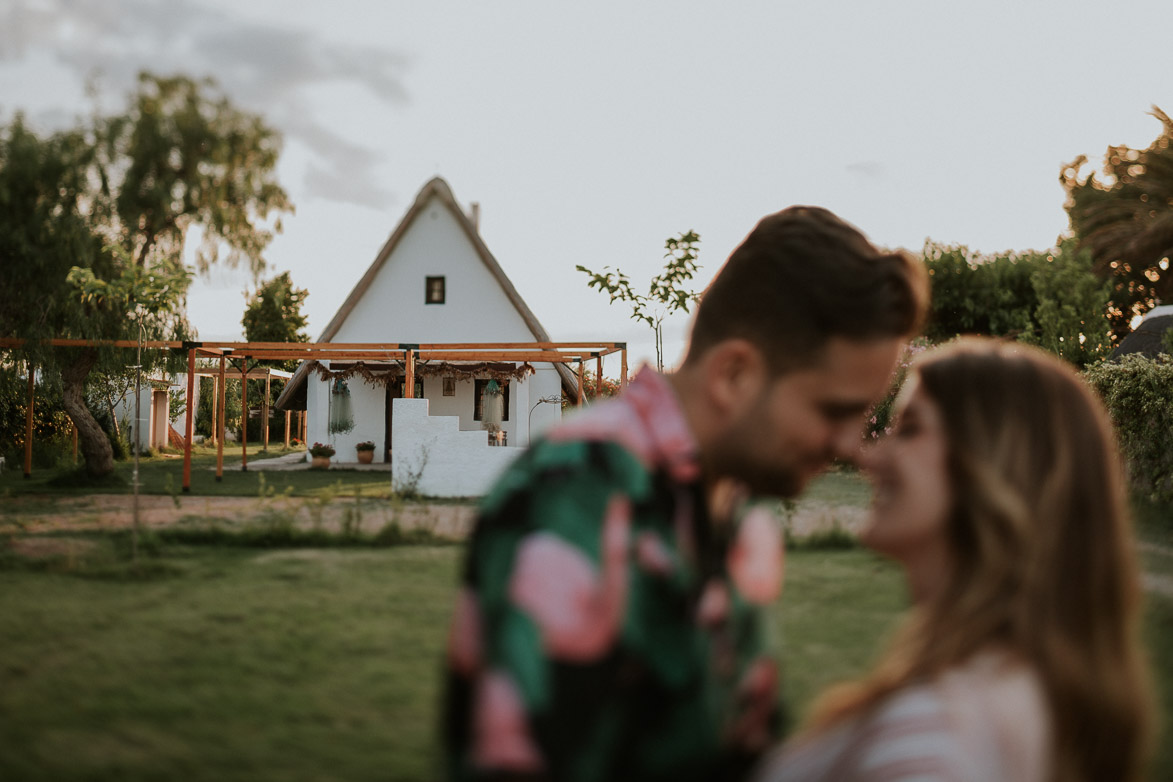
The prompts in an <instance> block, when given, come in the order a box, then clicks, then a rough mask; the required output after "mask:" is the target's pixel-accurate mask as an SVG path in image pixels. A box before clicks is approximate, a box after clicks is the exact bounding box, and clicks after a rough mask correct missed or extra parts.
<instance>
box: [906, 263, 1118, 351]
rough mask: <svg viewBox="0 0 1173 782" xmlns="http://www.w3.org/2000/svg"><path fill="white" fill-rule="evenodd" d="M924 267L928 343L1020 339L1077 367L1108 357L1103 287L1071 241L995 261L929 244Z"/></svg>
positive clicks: (1109, 347)
mask: <svg viewBox="0 0 1173 782" xmlns="http://www.w3.org/2000/svg"><path fill="white" fill-rule="evenodd" d="M924 261H925V265H926V267H927V268H928V271H929V276H930V280H931V282H932V314H931V316H930V319H929V325H928V328H927V329H926V336H927V337H928V338H929V339H930V340H932V341H934V342H944V341H947V340H949V339H952V338H953V337H955V336H957V335H959V334H984V335H988V336H995V337H1006V338H1010V339H1021V340H1022V341H1024V342H1029V343H1032V344H1037V345H1039V346H1041V347H1043V348H1046V349H1047V350H1050V351H1051V352H1053V353H1055V354H1057V355H1059V356H1061V357H1062V358H1065V359H1067V360H1068V361H1070V362H1071V363H1073V364H1075V365H1076V366H1080V367H1082V366H1085V365H1087V364H1089V363H1092V362H1094V361H1096V360H1098V359H1100V358H1102V357H1103V356H1105V355H1106V354H1107V353H1108V352H1109V351H1110V350H1111V346H1110V342H1109V335H1108V322H1107V320H1106V318H1105V312H1106V309H1107V306H1108V286H1107V284H1106V283H1105V282H1103V281H1102V280H1100V279H1098V278H1097V277H1096V276H1095V274H1094V273H1093V272H1092V270H1091V263H1092V262H1091V257H1090V256H1089V255H1088V254H1087V253H1084V252H1079V251H1078V250H1077V247H1076V244H1075V242H1073V241H1071V240H1067V241H1064V242H1061V243H1060V245H1059V247H1057V248H1054V249H1052V250H1050V251H1048V252H1034V251H1027V252H1021V253H1003V254H1001V255H996V256H986V255H979V254H976V253H973V252H971V251H969V250H968V249H966V248H965V247H960V246H945V245H938V244H933V243H931V242H930V243H927V244H926V245H925V249H924Z"/></svg>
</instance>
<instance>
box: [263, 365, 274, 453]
mask: <svg viewBox="0 0 1173 782" xmlns="http://www.w3.org/2000/svg"><path fill="white" fill-rule="evenodd" d="M272 382H273V376H272V375H271V374H270V373H269V370H267V369H266V370H265V401H263V402H262V403H261V432H262V435H261V439H262V440H264V443H263V444H262V445H261V450H262V451H267V450H269V391H270V389H271V388H272V385H271V384H272Z"/></svg>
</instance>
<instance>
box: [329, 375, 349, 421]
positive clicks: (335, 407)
mask: <svg viewBox="0 0 1173 782" xmlns="http://www.w3.org/2000/svg"><path fill="white" fill-rule="evenodd" d="M351 429H354V413H353V412H352V410H351V405H350V387H349V386H347V385H346V381H345V380H343V379H342V378H336V379H335V380H334V382H333V383H332V384H331V385H330V421H329V424H328V426H327V431H328V432H329V433H330V434H344V433H346V432H349V431H350V430H351Z"/></svg>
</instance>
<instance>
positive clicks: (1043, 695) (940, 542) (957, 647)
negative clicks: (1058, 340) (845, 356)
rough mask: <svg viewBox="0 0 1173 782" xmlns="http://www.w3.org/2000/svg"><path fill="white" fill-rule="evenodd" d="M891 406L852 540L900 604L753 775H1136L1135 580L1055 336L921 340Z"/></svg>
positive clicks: (1143, 712)
mask: <svg viewBox="0 0 1173 782" xmlns="http://www.w3.org/2000/svg"><path fill="white" fill-rule="evenodd" d="M897 410H898V419H897V424H896V428H895V431H894V432H893V433H892V434H891V435H890V436H888V437H887V438H885V439H884V440H883V441H881V443H880V444H878V445H876V446H874V447H873V448H871V449H870V450H869V451H868V452H867V453H866V454H865V455H864V457H863V467H864V468H865V469H866V470H867V472H868V473H869V474H870V475H871V477H872V478H873V480H874V482H875V484H876V495H875V499H874V503H873V509H872V515H871V520H870V522H869V525H868V528H867V529H866V531H865V533H864V535H863V542H864V543H865V544H866V545H868V546H869V547H871V548H872V549H874V550H876V551H877V552H879V553H881V554H884V555H886V556H889V557H891V558H893V559H895V560H896V561H897V562H899V563H900V564H901V566H902V567H903V568H904V571H905V573H906V577H907V581H908V584H909V589H910V592H911V596H912V600H913V608H912V610H911V612H910V615H909V617H908V618H907V620H906V621H905V623H904V624H903V626H902V627H901V629H900V631H899V633H898V634H897V637H896V639H895V641H894V643H893V644H892V646H891V647H890V648H889V650H888V651H887V653H886V655H885V656H884V657H883V658H882V660H881V662H880V663H879V664H878V665H877V666H876V668H875V669H874V670H873V671H872V672H871V673H870V674H868V675H867V676H866V677H865V678H864V679H863V680H862V681H859V682H856V683H854V684H850V685H844V686H841V687H839V688H836V689H833V690H832V691H831V692H829V693H827V694H826V695H825V696H824V697H823V698H822V699H821V700H820V702H819V703H818V704H816V707H815V710H814V715H813V718H812V720H811V721H810V724H809V725H808V726H806V729H805V730H804V732H803V733H802V734H801V735H800V736H799V737H798V738H796V739H795V740H794V741H791V742H790V743H788V744H786V745H785V746H784V747H782V749H781V750H780V751H778V752H777V753H775V754H774V755H773V756H772V757H770V758H769V759H768V760H767V761H766V763H765V764H764V766H763V767H762V769H761V771H760V776H759V779H761V780H768V781H769V782H794V781H796V780H801V781H803V782H807V781H809V780H869V781H870V780H894V779H906V778H916V779H949V780H1021V781H1022V782H1035V781H1036V780H1037V781H1039V782H1042V781H1044V780H1063V781H1064V782H1066V781H1067V780H1074V781H1075V782H1092V781H1093V780H1095V781H1098V780H1137V779H1140V778H1141V776H1142V773H1143V765H1144V760H1145V748H1146V746H1145V745H1146V739H1147V733H1148V726H1149V712H1148V709H1147V701H1146V697H1145V692H1146V687H1145V683H1146V678H1145V671H1144V665H1143V663H1142V660H1141V654H1140V649H1139V643H1138V640H1137V627H1136V625H1137V619H1138V603H1139V598H1140V592H1139V586H1138V583H1139V582H1138V577H1137V571H1136V565H1135V563H1134V559H1133V551H1132V547H1133V544H1132V539H1131V534H1130V527H1129V521H1128V516H1127V513H1126V506H1125V499H1124V489H1123V480H1122V476H1121V470H1120V463H1119V459H1118V457H1117V454H1116V451H1115V449H1114V446H1113V440H1112V433H1111V429H1110V427H1109V423H1108V420H1107V417H1106V415H1105V413H1104V411H1103V409H1102V408H1101V406H1100V405H1099V403H1098V402H1097V401H1096V400H1095V399H1094V397H1093V396H1092V394H1091V393H1090V392H1089V390H1088V389H1087V388H1086V387H1085V386H1084V385H1083V383H1082V382H1081V381H1080V380H1079V378H1078V377H1077V376H1076V374H1075V373H1074V372H1073V371H1072V370H1071V369H1070V368H1068V367H1067V366H1066V365H1064V364H1062V363H1060V362H1059V361H1058V360H1057V359H1055V358H1053V357H1051V356H1050V355H1048V354H1045V353H1043V352H1042V351H1039V350H1035V349H1032V348H1026V347H1023V346H1021V345H1014V344H1008V343H1001V342H995V341H992V340H983V339H965V340H960V341H958V342H955V343H953V344H951V345H948V346H945V347H943V348H940V349H937V350H936V351H930V352H929V353H926V354H925V356H924V357H923V360H921V361H920V362H919V363H918V364H917V365H916V366H915V368H914V371H913V373H912V374H911V376H910V379H909V381H908V383H907V384H906V385H905V387H904V389H903V390H902V391H901V395H900V398H899V400H898V402H897Z"/></svg>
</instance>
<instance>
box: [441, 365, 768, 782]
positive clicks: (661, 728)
mask: <svg viewBox="0 0 1173 782" xmlns="http://www.w3.org/2000/svg"><path fill="white" fill-rule="evenodd" d="M713 504H714V500H713V498H712V497H706V495H705V493H704V491H703V489H702V485H701V481H700V468H699V464H698V459H697V454H696V445H695V441H694V440H693V437H692V435H691V433H690V431H689V430H688V427H687V425H686V423H685V419H684V417H683V414H682V412H681V410H680V407H679V404H678V402H677V401H676V397H675V395H674V394H673V391H672V389H671V386H670V385H669V384H668V382H667V381H666V380H665V379H664V378H663V377H662V376H660V375H658V374H656V373H655V372H652V371H650V370H644V371H642V372H641V373H640V374H639V375H638V376H637V377H636V378H635V380H634V381H633V382H632V383H631V384H630V385H629V387H628V388H627V389H626V390H625V392H624V393H623V394H622V395H621V396H620V397H619V398H618V399H616V400H612V401H609V402H606V403H602V404H599V405H597V406H595V407H592V408H590V409H589V410H587V411H585V412H583V413H581V414H579V415H577V416H576V417H573V418H570V419H568V420H567V421H566V422H565V423H563V424H562V425H561V426H559V427H558V428H556V429H555V430H554V431H553V432H552V433H551V434H550V435H549V436H548V437H547V438H545V439H544V440H542V441H541V442H539V443H537V444H535V445H534V446H533V447H532V448H530V449H529V450H528V451H527V452H526V453H525V454H524V455H523V456H521V457H520V458H519V459H518V460H517V462H516V463H515V464H514V465H513V466H512V467H511V468H510V469H509V470H508V471H507V473H506V474H505V475H504V476H503V478H502V479H501V480H500V482H499V483H498V485H497V486H496V487H495V489H494V490H493V491H492V492H491V493H490V494H489V496H487V497H486V498H485V500H484V502H483V504H482V507H481V510H480V516H479V518H478V521H477V524H476V527H475V530H474V532H473V535H472V538H471V540H470V542H469V548H468V553H467V560H466V562H465V566H464V572H463V575H462V586H461V590H460V593H459V596H458V598H457V604H456V609H455V612H454V615H453V621H452V630H451V636H450V641H449V652H448V663H447V665H448V681H447V693H446V703H445V716H444V739H445V742H446V750H447V762H448V772H449V776H450V778H451V779H458V780H465V779H534V780H556V781H557V782H575V781H577V780H582V781H583V782H586V781H587V780H620V779H639V780H660V779H664V780H673V781H674V782H682V781H685V780H693V779H695V780H724V779H739V778H741V777H742V776H744V775H745V773H746V772H747V771H748V769H749V767H750V766H751V765H752V764H753V762H754V761H755V760H756V758H757V757H758V755H759V753H760V752H761V751H762V750H763V749H765V748H767V747H768V746H769V745H770V744H771V743H772V742H773V741H774V739H775V737H776V734H777V730H778V727H779V724H778V723H779V708H778V699H777V691H778V673H777V670H778V669H777V665H776V662H775V660H774V659H773V658H772V657H771V656H770V654H769V653H768V650H767V643H766V637H767V632H766V620H765V616H764V611H763V610H762V609H763V607H764V606H765V605H766V604H767V603H769V602H772V601H773V600H774V598H775V597H777V595H778V592H779V590H780V588H781V580H782V545H781V540H780V536H779V532H778V528H777V525H776V523H775V521H774V519H773V516H772V515H771V514H770V513H768V512H767V511H765V510H757V511H750V512H749V513H748V514H745V515H744V516H743V517H742V518H740V519H738V520H737V521H736V522H734V521H729V520H723V519H721V518H717V516H716V515H715V512H714V511H712V510H710V506H712V505H713ZM721 515H722V516H724V515H725V514H724V513H722V514H721ZM729 515H732V514H729Z"/></svg>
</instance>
